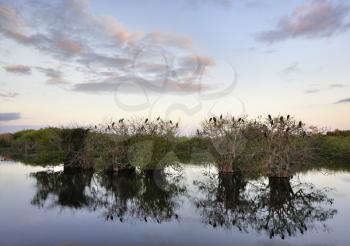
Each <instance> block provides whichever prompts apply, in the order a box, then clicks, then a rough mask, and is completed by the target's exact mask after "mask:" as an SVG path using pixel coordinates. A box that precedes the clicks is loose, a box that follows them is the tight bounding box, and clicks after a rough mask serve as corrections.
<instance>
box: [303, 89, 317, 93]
mask: <svg viewBox="0 0 350 246" xmlns="http://www.w3.org/2000/svg"><path fill="white" fill-rule="evenodd" d="M317 92H320V90H319V89H309V90H305V93H306V94H313V93H317Z"/></svg>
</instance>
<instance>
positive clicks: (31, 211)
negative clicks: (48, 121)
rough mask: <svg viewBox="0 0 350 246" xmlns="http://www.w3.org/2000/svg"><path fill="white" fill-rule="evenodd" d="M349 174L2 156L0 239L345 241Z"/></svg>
mask: <svg viewBox="0 0 350 246" xmlns="http://www.w3.org/2000/svg"><path fill="white" fill-rule="evenodd" d="M349 187H350V173H349V172H331V171H326V170H323V171H311V172H307V173H303V174H298V175H296V176H294V177H293V179H291V180H285V179H268V178H257V177H242V176H241V175H223V176H219V175H217V174H216V173H215V171H214V170H213V169H210V168H209V167H199V166H189V165H186V166H184V167H183V170H182V171H181V172H178V171H177V172H174V171H171V170H169V171H168V172H166V173H160V172H157V173H149V174H140V173H136V174H132V175H131V174H129V175H106V174H102V173H94V174H93V173H80V174H72V173H64V172H63V171H62V170H60V168H55V169H49V168H40V167H31V166H26V165H23V164H21V163H15V162H6V161H1V162H0V245H118V244H121V245H140V244H146V245H158V244H161V245H179V244H183V245H349V242H350V229H349V228H350V226H349V222H350V209H349V208H350V207H349V203H350V189H349Z"/></svg>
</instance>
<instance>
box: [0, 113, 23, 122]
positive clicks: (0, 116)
mask: <svg viewBox="0 0 350 246" xmlns="http://www.w3.org/2000/svg"><path fill="white" fill-rule="evenodd" d="M20 118H21V114H20V113H0V121H11V120H18V119H20Z"/></svg>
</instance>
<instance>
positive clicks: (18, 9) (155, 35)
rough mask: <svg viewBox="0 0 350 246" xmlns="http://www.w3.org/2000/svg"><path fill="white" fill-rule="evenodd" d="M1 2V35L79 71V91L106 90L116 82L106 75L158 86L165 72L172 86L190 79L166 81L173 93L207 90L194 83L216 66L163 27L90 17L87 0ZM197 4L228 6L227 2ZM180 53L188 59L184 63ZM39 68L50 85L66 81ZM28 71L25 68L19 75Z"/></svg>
mask: <svg viewBox="0 0 350 246" xmlns="http://www.w3.org/2000/svg"><path fill="white" fill-rule="evenodd" d="M3 2H4V3H2V4H0V35H2V36H3V37H5V38H7V39H10V40H13V41H15V42H17V43H19V44H21V45H23V46H27V47H29V48H32V49H36V50H39V51H40V52H42V53H43V54H46V55H48V56H50V57H51V58H53V59H54V60H53V62H54V63H58V64H62V63H65V64H67V65H68V66H69V67H74V68H75V72H77V73H79V72H80V75H81V76H80V77H83V78H84V79H83V81H82V82H83V83H80V84H79V85H77V88H81V89H82V91H89V90H88V89H86V88H85V87H84V85H85V86H88V87H89V86H90V87H91V86H95V85H94V84H93V85H91V81H92V79H93V80H94V81H93V82H94V83H95V82H96V81H100V82H99V83H103V84H101V86H102V88H108V87H109V83H106V80H109V81H110V80H112V81H115V79H114V78H112V79H111V78H110V77H111V76H108V75H107V76H106V74H108V73H109V74H113V75H114V76H116V75H118V76H119V77H121V78H133V79H135V80H136V81H143V82H142V83H141V84H143V85H145V86H146V85H149V84H152V85H154V86H156V87H153V86H147V88H148V89H151V88H157V87H161V86H162V84H159V85H156V83H162V81H163V80H164V72H167V73H168V74H167V75H166V77H167V80H169V81H176V83H175V82H174V83H173V84H172V85H175V84H182V83H188V85H187V86H186V85H181V86H178V87H176V86H170V84H169V90H171V91H184V90H188V91H191V92H192V91H195V89H196V88H197V89H198V90H200V89H201V90H202V89H205V88H207V87H206V86H199V85H198V86H195V85H194V84H196V83H197V84H199V82H198V81H197V79H198V78H199V77H200V75H201V74H199V70H200V72H201V73H202V74H203V73H204V72H205V71H206V69H209V68H210V67H213V66H214V65H215V61H213V59H211V58H208V57H205V56H202V55H197V54H193V43H192V39H191V38H190V37H187V36H182V35H179V34H176V33H169V32H163V31H151V32H146V33H144V32H142V31H132V30H130V29H128V28H127V27H125V26H124V25H123V24H122V23H121V22H119V20H117V19H116V18H115V17H112V16H104V15H94V14H93V13H92V11H91V10H90V2H89V1H88V0H62V1H37V0H28V1H26V2H25V7H23V6H21V4H20V2H16V1H10V0H5V1H3ZM196 2H198V3H205V2H206V3H219V4H227V3H229V2H230V1H228V0H221V1H220V0H217V1H214V0H211V1H209V0H202V1H196ZM183 57H187V63H186V62H184V60H183ZM189 57H196V59H197V60H193V58H192V62H190V59H191V58H189ZM50 62H52V60H51V61H50ZM180 63H181V64H180ZM198 68H200V69H198ZM196 69H197V70H196ZM17 70H18V73H20V71H19V69H17ZM37 70H38V71H39V72H41V73H44V74H45V76H47V77H48V79H49V80H48V81H47V83H48V84H63V83H68V82H67V81H66V80H65V79H64V74H63V72H65V73H66V71H62V70H61V69H53V68H42V67H40V68H37ZM12 71H14V69H12ZM29 71H30V70H29ZM26 72H27V73H30V72H28V71H24V70H23V71H22V74H25V73H26ZM173 75H174V76H173ZM175 75H176V76H177V77H175ZM77 77H78V76H77ZM133 79H128V80H127V81H129V82H131V81H133ZM193 79H194V80H196V81H192V80H193ZM145 81H150V83H148V82H145ZM90 87H89V88H90ZM170 88H172V89H170ZM96 91H99V90H96ZM163 91H168V90H163ZM89 93H93V91H91V90H90V91H89Z"/></svg>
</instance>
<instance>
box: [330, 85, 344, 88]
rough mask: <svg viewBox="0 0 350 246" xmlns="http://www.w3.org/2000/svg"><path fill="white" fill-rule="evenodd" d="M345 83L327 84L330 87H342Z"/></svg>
mask: <svg viewBox="0 0 350 246" xmlns="http://www.w3.org/2000/svg"><path fill="white" fill-rule="evenodd" d="M344 86H345V85H344V84H331V85H329V87H330V88H343V87H344Z"/></svg>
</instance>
